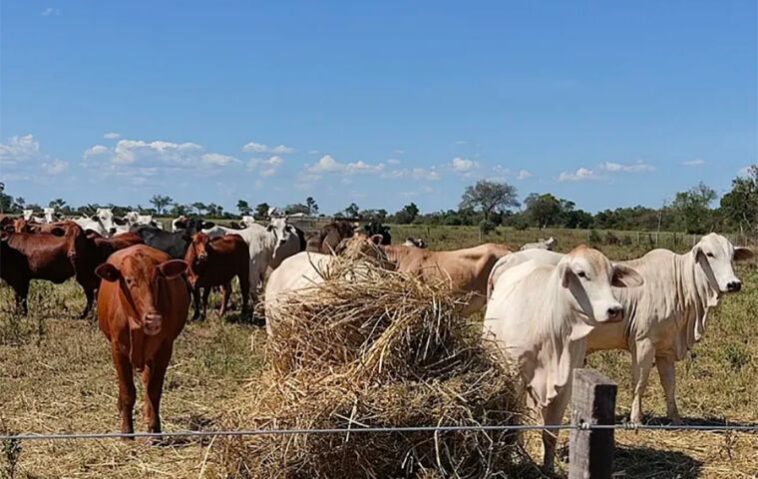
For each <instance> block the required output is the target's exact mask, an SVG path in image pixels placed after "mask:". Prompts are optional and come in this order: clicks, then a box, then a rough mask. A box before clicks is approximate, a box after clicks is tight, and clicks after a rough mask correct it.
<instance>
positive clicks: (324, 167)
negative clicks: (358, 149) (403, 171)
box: [306, 155, 384, 175]
mask: <svg viewBox="0 0 758 479" xmlns="http://www.w3.org/2000/svg"><path fill="white" fill-rule="evenodd" d="M306 171H307V172H308V173H310V174H315V175H320V174H325V173H342V174H346V175H358V174H376V173H381V172H382V171H384V163H377V164H375V165H374V164H370V163H366V162H364V161H356V162H353V163H342V162H340V161H337V160H335V159H334V157H333V156H332V155H324V156H322V157H321V158H319V160H318V161H317V162H316V163H314V164H313V165H310V166H308V167H307V168H306Z"/></svg>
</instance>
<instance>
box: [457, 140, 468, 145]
mask: <svg viewBox="0 0 758 479" xmlns="http://www.w3.org/2000/svg"><path fill="white" fill-rule="evenodd" d="M455 144H456V145H466V144H468V141H466V140H457V141H456V142H455Z"/></svg>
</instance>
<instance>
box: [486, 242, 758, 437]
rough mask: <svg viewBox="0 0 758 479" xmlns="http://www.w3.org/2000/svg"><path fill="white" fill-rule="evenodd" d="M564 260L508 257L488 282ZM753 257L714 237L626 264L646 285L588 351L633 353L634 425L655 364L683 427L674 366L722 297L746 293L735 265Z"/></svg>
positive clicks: (627, 297)
mask: <svg viewBox="0 0 758 479" xmlns="http://www.w3.org/2000/svg"><path fill="white" fill-rule="evenodd" d="M562 256H563V255H561V254H559V253H553V252H549V251H544V250H529V251H523V252H519V253H516V254H513V255H509V256H508V257H506V258H503V259H502V260H501V261H499V262H498V264H497V265H496V266H495V267H494V268H493V273H492V275H491V277H490V282H491V283H492V284H494V282H495V281H496V279H497V276H498V275H500V274H502V273H503V271H507V270H508V269H509V268H511V267H513V266H515V265H517V264H519V263H523V262H525V261H536V262H538V263H541V264H557V263H558V262H559V261H560V259H561V258H562ZM752 256H753V253H752V252H751V251H750V250H749V249H747V248H741V247H734V246H733V245H732V244H731V243H730V242H729V240H728V239H726V238H725V237H723V236H721V235H718V234H715V233H711V234H709V235H707V236H704V237H703V238H702V239H701V240H700V242H698V243H697V244H696V245H695V246H694V247H693V248H692V250H691V251H690V252H689V253H686V254H681V255H680V254H675V253H673V252H671V251H669V250H666V249H656V250H653V251H650V252H649V253H647V254H646V255H645V256H643V257H642V258H639V259H636V260H632V261H625V262H623V264H625V265H627V266H630V267H632V268H634V269H636V270H637V271H639V273H640V274H641V275H642V276H643V278H644V279H645V286H644V287H643V288H638V289H633V290H630V289H626V290H619V291H618V297H619V300H621V302H622V304H623V305H624V311H625V320H624V322H623V323H620V324H614V325H604V326H602V327H599V328H597V329H596V330H595V331H593V332H592V334H590V336H589V343H588V352H593V351H601V350H607V349H623V350H626V351H629V352H631V353H632V386H633V388H634V391H633V392H634V399H633V401H632V411H631V415H630V421H631V422H632V423H634V424H639V423H640V422H641V420H642V397H643V396H644V394H645V390H646V388H647V383H648V378H649V376H650V370H651V369H652V367H653V362H655V365H656V367H657V369H658V374H659V375H660V379H661V385H662V386H663V391H664V393H665V395H666V414H667V415H668V417H669V418H670V419H671V420H672V421H673V422H674V423H679V422H681V418H680V416H679V411H678V408H677V406H676V376H675V370H674V363H675V362H676V361H679V360H681V359H683V358H684V357H685V356H686V354H687V352H688V351H689V350H690V348H692V346H693V345H694V344H695V342H697V341H699V340H700V338H702V336H703V334H704V333H705V327H706V322H707V318H708V313H709V311H710V308H712V307H715V306H717V305H718V302H719V300H720V298H721V296H723V295H724V294H726V293H735V292H737V291H739V290H740V289H741V288H742V283H741V282H740V280H739V278H737V277H736V276H735V274H734V267H733V265H734V261H742V260H746V259H749V258H751V257H752Z"/></svg>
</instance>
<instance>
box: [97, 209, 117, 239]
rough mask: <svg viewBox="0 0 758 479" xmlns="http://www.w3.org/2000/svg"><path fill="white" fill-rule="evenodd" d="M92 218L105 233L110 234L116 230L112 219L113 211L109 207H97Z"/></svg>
mask: <svg viewBox="0 0 758 479" xmlns="http://www.w3.org/2000/svg"><path fill="white" fill-rule="evenodd" d="M92 219H93V220H95V221H97V222H98V223H99V224H100V226H101V227H102V228H103V231H104V232H105V233H106V234H108V235H112V234H114V233H115V232H116V223H115V222H114V221H113V211H112V210H111V209H110V208H98V209H97V211H95V216H93V217H92Z"/></svg>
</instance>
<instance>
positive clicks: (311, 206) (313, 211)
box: [305, 196, 318, 216]
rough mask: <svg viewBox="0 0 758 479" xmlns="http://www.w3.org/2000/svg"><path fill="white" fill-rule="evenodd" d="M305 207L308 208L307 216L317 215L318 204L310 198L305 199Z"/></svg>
mask: <svg viewBox="0 0 758 479" xmlns="http://www.w3.org/2000/svg"><path fill="white" fill-rule="evenodd" d="M305 205H306V206H307V207H308V214H309V215H310V216H316V215H317V214H318V204H317V203H316V200H314V199H313V197H312V196H309V197H308V198H306V199H305Z"/></svg>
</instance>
